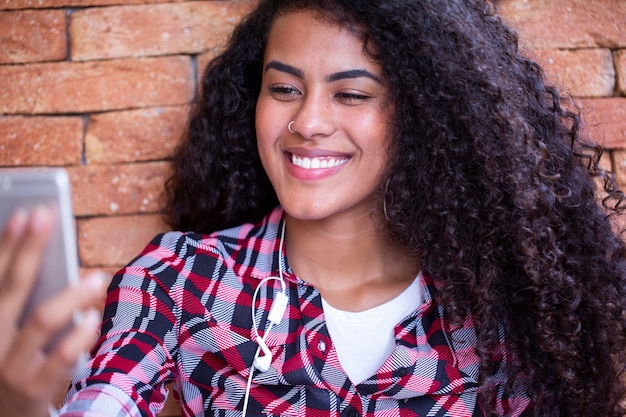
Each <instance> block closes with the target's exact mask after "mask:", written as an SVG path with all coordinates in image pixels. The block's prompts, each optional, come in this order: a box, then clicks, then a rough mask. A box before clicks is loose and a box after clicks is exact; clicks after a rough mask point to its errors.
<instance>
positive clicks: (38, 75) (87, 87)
mask: <svg viewBox="0 0 626 417" xmlns="http://www.w3.org/2000/svg"><path fill="white" fill-rule="evenodd" d="M192 77H193V75H192V70H191V62H190V59H189V58H188V57H164V58H145V59H123V60H112V61H100V62H86V63H73V62H59V63H51V64H29V65H23V66H20V65H9V66H0V113H82V112H92V111H106V110H116V109H127V108H137V107H146V106H164V105H176V104H184V103H187V102H189V100H190V99H191V98H192V96H193V90H194V80H193V78H192Z"/></svg>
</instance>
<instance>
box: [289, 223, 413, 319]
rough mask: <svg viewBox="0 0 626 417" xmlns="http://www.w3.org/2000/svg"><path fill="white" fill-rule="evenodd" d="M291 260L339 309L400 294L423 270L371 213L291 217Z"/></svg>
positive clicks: (299, 273)
mask: <svg viewBox="0 0 626 417" xmlns="http://www.w3.org/2000/svg"><path fill="white" fill-rule="evenodd" d="M286 222H287V232H286V241H285V245H286V249H287V256H288V258H289V264H290V266H291V268H292V269H293V271H294V272H295V274H296V275H297V276H298V277H299V278H300V279H302V280H304V281H306V282H308V283H310V284H311V285H313V286H315V287H316V288H317V289H318V290H319V291H320V292H321V294H322V297H324V298H325V299H326V301H327V302H328V303H329V304H331V305H332V306H333V307H335V308H339V309H342V310H347V311H362V310H365V309H368V308H372V307H375V306H377V305H380V304H383V303H384V302H386V301H389V300H390V299H392V298H394V297H395V296H397V295H398V294H400V293H401V292H402V291H403V290H404V289H405V288H406V287H407V286H408V285H410V283H411V282H412V281H413V279H414V278H415V276H416V275H417V273H418V272H419V260H418V257H417V256H416V255H415V254H413V253H411V252H409V251H408V250H406V249H405V248H404V247H402V245H399V244H397V243H395V242H393V241H392V240H391V239H390V238H389V237H388V235H387V233H386V231H385V230H384V229H383V228H382V227H381V226H380V225H381V224H384V221H382V220H381V221H376V220H374V219H373V218H372V217H371V216H370V215H369V214H368V215H366V216H362V217H361V218H354V217H351V218H349V219H333V220H332V221H328V220H322V221H308V220H307V221H303V220H298V219H294V218H292V217H289V216H287V217H286Z"/></svg>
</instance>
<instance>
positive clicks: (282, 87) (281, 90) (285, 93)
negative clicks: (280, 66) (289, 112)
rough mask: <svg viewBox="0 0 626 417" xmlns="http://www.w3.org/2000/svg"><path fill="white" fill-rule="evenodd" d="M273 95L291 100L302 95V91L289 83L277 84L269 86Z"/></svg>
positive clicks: (279, 98) (280, 98)
mask: <svg viewBox="0 0 626 417" xmlns="http://www.w3.org/2000/svg"><path fill="white" fill-rule="evenodd" d="M267 89H268V90H269V92H270V94H271V95H272V97H275V98H277V99H278V100H291V99H294V98H296V97H298V96H299V95H300V91H298V89H296V88H294V87H293V86H291V85H288V84H276V85H271V86H269V87H267Z"/></svg>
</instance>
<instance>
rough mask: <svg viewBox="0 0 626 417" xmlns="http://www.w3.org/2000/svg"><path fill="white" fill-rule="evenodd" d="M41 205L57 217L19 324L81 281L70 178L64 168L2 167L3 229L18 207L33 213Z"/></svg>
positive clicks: (0, 203)
mask: <svg viewBox="0 0 626 417" xmlns="http://www.w3.org/2000/svg"><path fill="white" fill-rule="evenodd" d="M38 205H44V206H46V207H48V208H49V210H50V212H51V213H52V214H53V219H54V220H53V225H52V233H51V235H50V240H49V241H48V246H47V248H46V251H45V253H44V255H43V259H42V262H41V265H40V268H39V273H38V277H37V281H36V283H35V285H34V287H33V290H32V292H31V294H30V297H29V299H28V301H27V303H26V306H25V308H24V310H23V312H22V314H21V315H20V318H19V322H18V325H20V326H21V325H22V324H23V322H24V320H25V319H26V317H28V316H29V315H30V314H31V313H32V311H33V310H34V309H35V308H36V307H37V306H38V305H39V304H40V303H41V302H43V301H45V300H47V299H49V298H50V297H53V296H54V295H56V294H57V293H59V292H60V291H62V290H63V289H64V288H66V287H67V286H68V285H75V284H77V283H78V279H79V277H78V253H77V245H76V232H75V222H74V214H73V211H72V201H71V190H70V180H69V177H68V175H67V172H66V171H65V170H64V169H63V168H8V169H0V225H1V226H2V229H4V227H5V225H6V223H7V221H8V219H9V218H10V217H11V215H12V214H13V213H14V212H15V211H16V210H17V209H24V210H26V211H27V212H30V211H31V210H32V209H33V208H34V207H36V206H38ZM75 320H76V317H75Z"/></svg>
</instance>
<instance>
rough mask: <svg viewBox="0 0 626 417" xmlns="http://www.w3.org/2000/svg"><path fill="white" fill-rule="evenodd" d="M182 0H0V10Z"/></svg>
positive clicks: (174, 0)
mask: <svg viewBox="0 0 626 417" xmlns="http://www.w3.org/2000/svg"><path fill="white" fill-rule="evenodd" d="M179 1H184V0H0V10H16V9H47V8H58V7H89V6H110V5H114V4H144V3H168V2H179Z"/></svg>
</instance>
